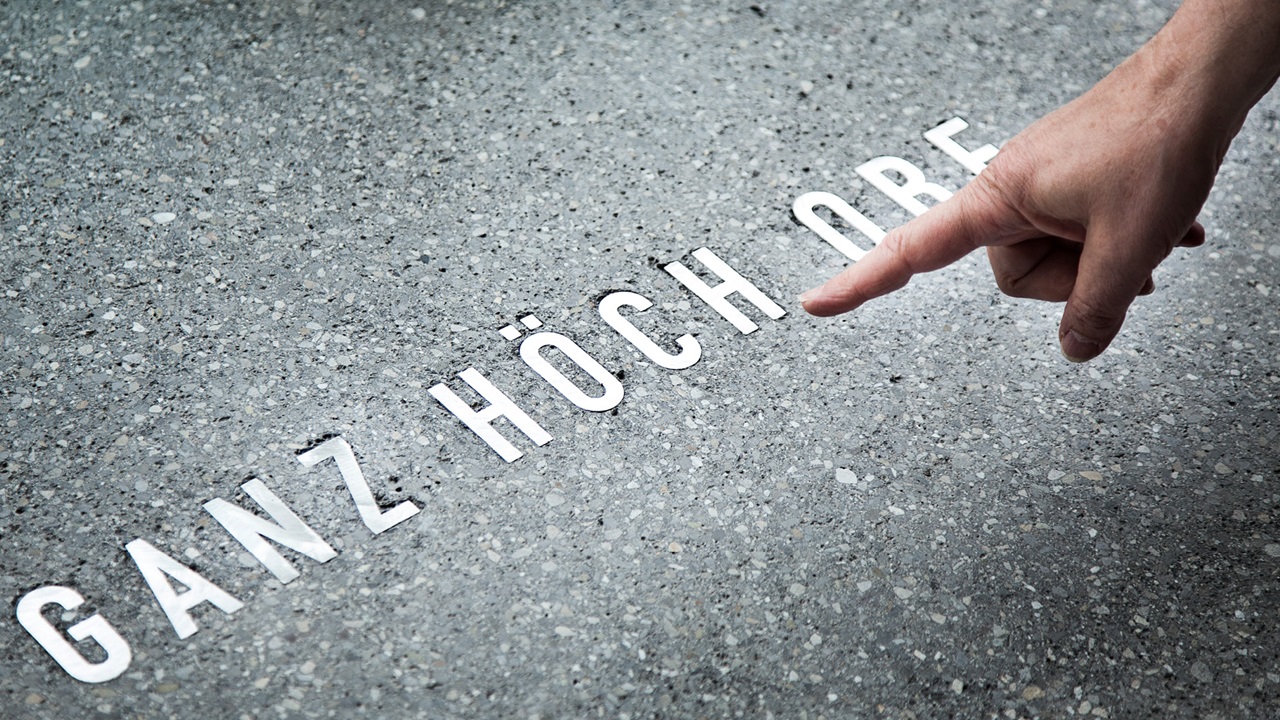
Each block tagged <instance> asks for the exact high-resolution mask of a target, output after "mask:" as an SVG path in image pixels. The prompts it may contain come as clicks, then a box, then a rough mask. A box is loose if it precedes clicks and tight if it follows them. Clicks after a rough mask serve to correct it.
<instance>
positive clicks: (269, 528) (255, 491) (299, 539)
mask: <svg viewBox="0 0 1280 720" xmlns="http://www.w3.org/2000/svg"><path fill="white" fill-rule="evenodd" d="M240 489H241V490H244V491H245V492H246V493H248V495H249V497H251V498H253V499H254V500H255V501H256V502H257V503H258V505H260V506H261V507H262V509H263V510H266V511H267V514H268V515H270V516H271V520H274V521H275V522H272V521H271V520H267V519H265V518H262V517H259V516H257V515H255V514H253V513H251V512H249V511H248V510H245V509H244V508H241V507H239V506H237V505H232V504H231V503H229V502H227V501H226V500H223V499H221V498H214V499H213V500H210V501H209V502H207V503H205V504H204V509H205V510H207V511H208V512H209V514H210V515H212V516H213V519H214V520H217V521H218V523H219V524H221V525H222V527H224V528H226V531H227V532H229V533H231V537H233V538H235V539H236V540H237V541H238V542H239V543H240V544H241V545H243V546H244V549H245V550H248V551H249V554H250V555H253V556H254V557H255V558H257V559H258V562H260V563H262V565H263V567H265V568H266V569H267V570H270V571H271V574H272V575H275V576H276V579H277V580H279V581H280V582H282V583H288V582H290V581H292V580H293V579H294V578H296V577H298V570H297V568H295V567H294V566H293V563H291V562H289V561H288V560H286V559H285V558H284V556H283V555H281V554H280V553H279V551H277V550H276V549H275V548H274V547H272V546H271V544H270V543H268V542H267V538H270V539H272V540H275V541H276V542H278V543H280V544H281V545H283V546H285V547H287V548H289V549H290V550H294V551H296V552H300V553H302V554H303V555H306V556H307V557H309V558H311V559H312V560H315V561H316V562H320V563H325V562H329V561H330V560H332V559H334V558H335V557H337V556H338V553H337V552H335V551H334V549H333V548H332V547H330V545H329V543H327V542H325V541H324V540H323V539H322V538H321V537H320V536H319V535H317V534H316V532H315V531H314V530H312V529H311V528H310V527H308V526H307V524H306V523H304V522H303V521H302V519H301V518H299V517H298V516H297V515H295V514H294V513H293V511H292V510H290V509H289V506H288V505H285V504H284V502H283V501H281V500H280V498H278V497H276V495H275V493H273V492H271V491H270V490H268V489H267V486H266V485H264V484H263V483H262V481H261V480H259V479H257V478H254V479H253V480H250V481H249V482H247V483H245V484H244V485H241V486H240Z"/></svg>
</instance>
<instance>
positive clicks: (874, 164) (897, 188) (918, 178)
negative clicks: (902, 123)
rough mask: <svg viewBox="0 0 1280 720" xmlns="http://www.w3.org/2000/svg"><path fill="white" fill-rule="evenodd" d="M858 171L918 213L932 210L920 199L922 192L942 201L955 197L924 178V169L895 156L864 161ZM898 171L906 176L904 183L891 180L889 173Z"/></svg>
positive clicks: (893, 198)
mask: <svg viewBox="0 0 1280 720" xmlns="http://www.w3.org/2000/svg"><path fill="white" fill-rule="evenodd" d="M856 172H857V173H858V174H859V175H861V176H862V177H863V179H864V180H866V181H867V182H869V183H871V184H872V185H874V186H875V188H876V189H877V190H879V191H880V192H882V193H884V194H885V195H888V196H889V199H891V200H893V201H894V202H896V203H898V204H899V205H901V206H902V207H904V208H906V209H907V210H908V211H909V212H911V213H912V214H914V215H923V214H924V213H925V211H927V210H928V209H929V206H928V205H925V204H924V203H922V202H920V200H919V197H920V196H921V195H928V196H930V197H932V198H933V199H935V200H937V201H938V202H943V201H945V200H947V199H948V198H950V197H951V191H950V190H948V189H946V188H944V187H942V186H941V185H938V184H937V183H931V182H929V181H928V180H925V179H924V173H923V172H920V168H918V167H916V166H915V165H912V164H911V163H909V162H907V161H906V160H903V159H902V158H900V157H894V156H893V155H882V156H880V157H878V158H875V159H873V160H868V161H867V162H864V163H862V164H861V165H859V166H858V167H857V169H856ZM889 172H893V173H897V174H898V175H901V176H902V179H903V182H902V184H901V185H899V184H898V183H896V182H894V181H893V180H891V179H889V176H888V175H886V174H885V173H889Z"/></svg>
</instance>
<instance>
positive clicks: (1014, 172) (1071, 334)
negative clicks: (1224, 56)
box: [801, 6, 1274, 362]
mask: <svg viewBox="0 0 1280 720" xmlns="http://www.w3.org/2000/svg"><path fill="white" fill-rule="evenodd" d="M1185 7H1186V6H1184V8H1185ZM1175 20H1177V16H1175ZM1173 26H1174V23H1173V22H1171V23H1170V26H1167V27H1166V30H1165V31H1162V34H1161V35H1158V36H1157V37H1156V38H1155V39H1153V40H1152V42H1151V43H1148V45H1147V46H1144V48H1143V49H1142V50H1140V51H1139V52H1138V53H1137V54H1135V55H1134V56H1133V57H1131V58H1130V59H1129V60H1127V61H1126V62H1125V63H1123V64H1122V65H1120V66H1119V67H1118V68H1116V70H1115V71H1113V72H1112V73H1111V74H1110V75H1108V76H1107V77H1106V78H1104V79H1103V80H1102V81H1101V82H1099V83H1098V84H1097V85H1096V86H1094V87H1093V88H1092V89H1091V90H1089V91H1088V92H1086V93H1085V94H1084V95H1082V96H1080V97H1079V98H1077V99H1076V100H1074V101H1073V102H1071V103H1069V104H1067V105H1065V106H1063V107H1062V108H1061V109H1059V110H1057V111H1055V112H1053V113H1051V114H1050V115H1047V116H1046V117H1044V118H1043V119H1041V120H1040V121H1038V122H1036V123H1035V124H1033V125H1032V126H1030V127H1029V128H1027V129H1026V130H1025V131H1023V132H1022V133H1020V134H1019V135H1018V136H1017V137H1015V138H1014V139H1013V140H1011V141H1010V142H1009V143H1007V144H1006V145H1005V147H1004V148H1003V149H1002V150H1001V151H1000V154H999V155H997V156H996V158H995V159H994V160H993V161H992V162H991V164H990V165H989V166H988V167H987V169H986V170H984V171H983V172H982V173H981V174H980V175H979V176H978V177H977V178H976V179H975V180H974V181H973V182H971V183H970V184H969V185H967V186H966V187H965V188H963V189H962V190H961V191H960V192H958V193H956V194H955V195H954V196H952V198H951V199H950V200H948V201H946V202H944V203H942V204H940V205H938V206H937V207H935V208H933V209H931V210H930V211H929V212H927V213H925V214H924V215H921V216H920V217H918V218H916V219H915V220H913V221H911V222H910V223H907V224H906V225H903V226H901V227H899V228H897V229H895V230H893V231H892V232H890V233H889V234H888V235H886V236H885V238H884V239H883V240H882V241H881V242H880V243H879V244H878V245H877V246H876V247H875V248H874V249H873V250H872V251H871V252H869V253H868V254H867V255H866V256H865V257H863V258H862V259H861V260H859V261H858V262H857V263H855V264H854V265H853V266H851V267H850V268H848V269H847V270H845V271H844V272H843V273H841V274H840V275H837V276H836V277H834V278H832V279H831V280H829V281H828V282H827V283H826V284H824V285H822V286H821V287H818V288H814V289H813V290H810V291H809V292H807V293H805V294H804V295H802V296H801V302H802V303H803V305H804V308H805V310H806V311H808V312H809V313H811V314H813V315H819V316H827V315H835V314H838V313H843V312H847V311H849V310H852V309H854V308H856V307H858V306H860V305H862V304H863V303H865V302H866V301H868V300H870V299H872V298H875V297H879V296H881V295H885V294H887V293H890V292H893V291H894V290H897V289H899V288H901V287H903V286H904V285H906V284H907V282H908V281H909V280H910V278H911V276H912V275H914V274H915V273H920V272H927V271H931V270H936V269H939V268H941V267H944V266H946V265H949V264H950V263H952V262H955V261H956V260H958V259H960V258H961V257H963V256H965V255H966V254H968V253H969V252H971V251H972V250H974V249H976V248H977V247H979V246H986V247H987V253H988V257H989V258H990V261H991V268H992V272H993V273H994V275H995V278H996V282H997V284H998V285H999V287H1000V289H1001V290H1002V291H1004V292H1005V293H1007V294H1009V295H1013V296H1016V297H1026V298H1034V299H1038V300H1049V301H1056V302H1061V301H1065V302H1066V307H1065V308H1064V310H1063V313H1062V321H1061V323H1060V324H1059V328H1058V339H1059V342H1060V344H1061V347H1062V352H1063V354H1064V355H1065V356H1066V357H1067V358H1068V359H1069V360H1072V361H1076V362H1081V361H1086V360H1090V359H1092V358H1094V357H1096V356H1098V355H1099V354H1101V353H1102V352H1103V350H1105V349H1106V348H1107V346H1108V345H1109V344H1110V343H1111V341H1112V340H1113V339H1114V338H1115V336H1116V334H1117V333H1118V332H1119V331H1120V327H1121V325H1122V324H1123V322H1124V319H1125V315H1126V313H1127V311H1128V308H1129V306H1130V304H1131V303H1132V302H1133V301H1134V299H1135V298H1136V297H1137V296H1138V295H1140V294H1145V293H1150V292H1152V290H1153V289H1154V283H1153V281H1152V278H1151V275H1152V271H1153V270H1155V268H1156V266H1157V265H1159V264H1160V263H1161V262H1162V261H1163V260H1164V259H1165V258H1166V257H1167V256H1168V255H1169V254H1170V253H1171V252H1172V251H1173V249H1174V248H1175V247H1178V246H1183V247H1192V246H1196V245H1200V244H1201V243H1203V242H1204V229H1203V228H1202V227H1201V226H1200V225H1199V223H1197V222H1196V216H1197V215H1198V214H1199V212H1200V209H1201V207H1202V206H1203V205H1204V202H1205V199H1206V198H1207V197H1208V194H1209V191H1210V189H1211V188H1212V186H1213V181H1214V178H1215V176H1216V175H1217V171H1218V167H1219V166H1220V165H1221V163H1222V159H1223V156H1224V155H1225V154H1226V151H1227V148H1228V146H1229V145H1230V142H1231V140H1232V138H1234V136H1235V134H1236V133H1237V132H1238V131H1239V129H1240V126H1241V124H1242V123H1243V120H1244V115H1245V113H1247V112H1248V109H1249V108H1250V107H1251V106H1252V105H1253V103H1254V102H1256V101H1257V100H1258V98H1260V97H1261V95H1262V93H1265V91H1266V88H1267V87H1269V86H1270V83H1269V82H1268V83H1266V85H1265V86H1264V87H1262V89H1261V92H1259V91H1258V88H1257V87H1248V88H1245V87H1244V86H1243V85H1241V86H1231V87H1225V86H1223V85H1222V84H1220V83H1217V84H1215V83H1213V82H1210V80H1211V79H1212V77H1211V74H1212V73H1213V72H1216V71H1218V70H1220V69H1221V70H1223V71H1230V70H1231V69H1232V68H1230V67H1229V65H1226V66H1220V67H1215V66H1213V64H1212V63H1209V64H1208V65H1207V66H1205V67H1189V66H1187V65H1186V61H1187V57H1186V54H1187V50H1186V49H1185V48H1184V47H1183V46H1182V45H1181V44H1179V43H1180V41H1182V40H1183V39H1184V38H1183V37H1182V36H1181V35H1180V34H1179V33H1178V32H1176V28H1175V29H1174V30H1170V28H1171V27H1173ZM1213 39H1214V40H1220V38H1213ZM1272 45H1273V47H1274V43H1272ZM1272 52H1274V50H1272ZM1191 57H1192V59H1193V60H1194V59H1195V54H1194V52H1192V54H1191ZM1264 79H1265V76H1264ZM1270 80H1271V81H1274V75H1271V76H1270ZM1224 87H1225V90H1224ZM1246 89H1247V90H1248V92H1247V93H1246V92H1240V91H1243V90H1246ZM1227 90H1229V91H1237V92H1239V97H1238V98H1229V99H1227V98H1223V97H1221V93H1222V92H1224V91H1227ZM1240 106H1242V107H1240Z"/></svg>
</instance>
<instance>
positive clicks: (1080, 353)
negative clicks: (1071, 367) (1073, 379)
mask: <svg viewBox="0 0 1280 720" xmlns="http://www.w3.org/2000/svg"><path fill="white" fill-rule="evenodd" d="M1101 354H1102V344H1101V343H1097V342H1094V341H1093V340H1090V339H1089V338H1087V337H1085V336H1083V335H1081V334H1080V333H1078V332H1076V331H1075V330H1068V331H1067V334H1066V335H1063V336H1062V356H1063V357H1065V358H1066V359H1068V360H1070V361H1071V362H1073V363H1081V362H1086V361H1088V360H1092V359H1094V358H1096V357H1098V356H1099V355H1101Z"/></svg>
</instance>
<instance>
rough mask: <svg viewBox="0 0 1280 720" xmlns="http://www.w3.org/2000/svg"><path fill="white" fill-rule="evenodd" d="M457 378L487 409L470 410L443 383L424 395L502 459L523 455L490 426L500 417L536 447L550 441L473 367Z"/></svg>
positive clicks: (509, 459)
mask: <svg viewBox="0 0 1280 720" xmlns="http://www.w3.org/2000/svg"><path fill="white" fill-rule="evenodd" d="M458 377H460V378H462V380H463V381H464V382H466V383H467V384H468V385H470V386H471V389H472V390H475V391H476V392H477V393H480V397H482V398H484V399H485V400H488V401H489V406H488V407H486V408H484V409H482V410H472V409H471V406H470V405H468V404H467V402H466V401H465V400H463V399H462V398H460V397H458V394H457V393H455V392H454V391H452V390H450V389H449V386H447V385H445V384H444V383H438V384H436V385H433V386H432V387H431V389H430V390H428V391H427V392H429V393H431V395H432V397H434V398H435V399H436V400H439V401H440V404H441V405H444V406H445V408H446V409H448V411H449V412H451V413H453V414H454V416H455V417H457V418H458V419H459V420H461V421H462V422H463V423H464V424H465V425H466V426H467V427H469V428H471V431H472V432H474V433H475V434H476V435H479V436H480V439H481V440H484V441H485V442H486V443H487V444H488V445H489V447H491V448H493V449H494V451H495V452H497V453H498V454H499V455H501V456H502V459H503V460H506V461H507V462H515V461H516V460H517V459H519V458H520V456H522V455H524V453H522V452H520V451H519V450H517V449H516V446H515V445H512V444H511V443H510V441H508V440H507V439H506V438H504V437H502V435H501V434H499V433H498V431H497V430H494V429H493V425H491V424H490V423H492V422H493V421H494V420H496V419H498V418H500V417H505V418H507V419H508V420H510V421H511V424H512V425H515V426H516V427H517V428H519V429H520V431H521V432H523V433H524V434H525V435H527V436H528V437H529V439H530V440H532V441H533V442H534V444H536V445H546V444H547V443H549V442H551V435H550V433H548V432H547V431H546V430H543V429H542V426H541V425H539V424H538V423H536V422H534V420H533V418H531V417H529V416H528V415H527V414H525V411H523V410H521V409H520V408H518V407H516V404H515V403H514V402H511V398H509V397H507V394H506V393H504V392H502V391H501V390H499V389H498V388H496V387H494V385H493V383H491V382H489V381H488V380H486V379H485V378H484V376H483V375H481V374H480V373H479V372H477V371H476V369H475V368H467V369H466V370H463V371H462V372H460V373H458Z"/></svg>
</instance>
